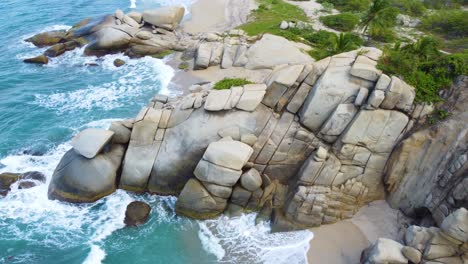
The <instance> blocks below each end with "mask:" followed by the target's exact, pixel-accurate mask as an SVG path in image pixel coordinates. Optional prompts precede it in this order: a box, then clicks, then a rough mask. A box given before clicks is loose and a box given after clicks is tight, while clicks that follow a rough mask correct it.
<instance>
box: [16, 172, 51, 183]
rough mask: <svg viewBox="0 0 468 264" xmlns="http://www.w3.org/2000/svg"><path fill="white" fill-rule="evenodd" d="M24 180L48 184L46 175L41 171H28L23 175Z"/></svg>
mask: <svg viewBox="0 0 468 264" xmlns="http://www.w3.org/2000/svg"><path fill="white" fill-rule="evenodd" d="M21 179H22V180H35V181H40V182H46V177H45V175H44V173H42V172H39V171H28V172H25V173H23V174H22V175H21Z"/></svg>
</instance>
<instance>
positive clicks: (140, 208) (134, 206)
mask: <svg viewBox="0 0 468 264" xmlns="http://www.w3.org/2000/svg"><path fill="white" fill-rule="evenodd" d="M150 212H151V207H150V206H149V205H148V204H147V203H145V202H140V201H134V202H131V203H129V204H128V205H127V210H125V219H124V223H125V226H140V225H143V224H144V223H146V221H148V216H149V214H150Z"/></svg>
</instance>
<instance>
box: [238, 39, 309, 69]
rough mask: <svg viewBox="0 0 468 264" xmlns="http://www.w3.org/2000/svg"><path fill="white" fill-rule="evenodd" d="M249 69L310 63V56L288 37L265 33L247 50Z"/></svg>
mask: <svg viewBox="0 0 468 264" xmlns="http://www.w3.org/2000/svg"><path fill="white" fill-rule="evenodd" d="M247 57H248V59H249V62H248V63H247V65H246V68H247V69H252V70H254V69H273V68H274V67H275V66H276V65H281V64H302V63H304V64H305V63H310V62H312V59H311V58H310V56H308V55H306V54H305V53H302V52H301V51H300V50H299V49H298V48H297V47H296V46H294V45H293V44H292V43H291V42H289V41H288V40H287V39H285V38H282V37H278V36H275V35H270V34H265V35H263V37H262V39H260V40H259V41H257V42H255V44H253V45H252V46H251V47H250V48H249V50H248V51H247Z"/></svg>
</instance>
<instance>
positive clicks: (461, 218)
mask: <svg viewBox="0 0 468 264" xmlns="http://www.w3.org/2000/svg"><path fill="white" fill-rule="evenodd" d="M440 228H441V229H442V231H443V232H444V233H445V234H447V235H449V236H451V237H453V238H455V239H457V240H460V241H462V242H464V243H466V242H468V210H466V209H465V208H463V207H461V208H459V209H458V210H456V211H455V212H453V213H451V214H450V215H449V216H448V217H447V218H445V219H444V221H443V222H442V225H441V226H440Z"/></svg>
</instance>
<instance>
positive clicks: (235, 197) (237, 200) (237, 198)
mask: <svg viewBox="0 0 468 264" xmlns="http://www.w3.org/2000/svg"><path fill="white" fill-rule="evenodd" d="M251 195H252V193H251V192H250V191H248V190H246V189H244V188H242V187H240V186H239V185H237V186H236V187H234V190H233V191H232V195H231V203H233V204H237V205H240V206H242V207H245V206H246V205H247V203H248V202H249V199H250V196H251Z"/></svg>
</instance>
